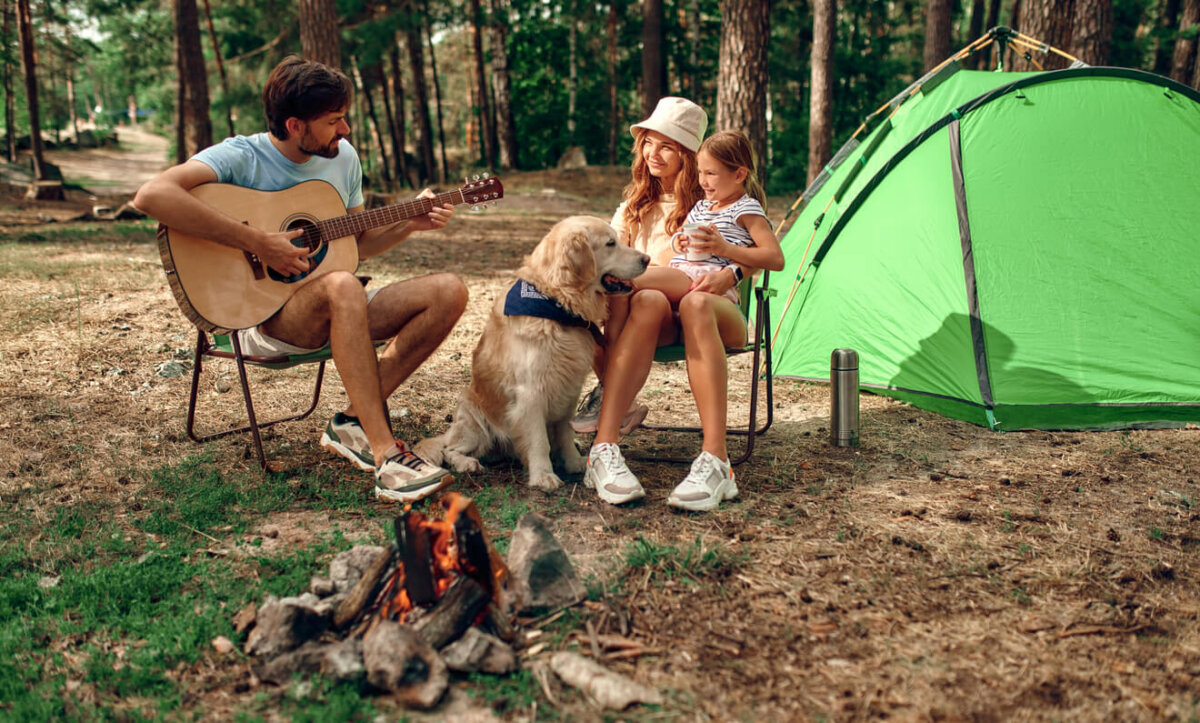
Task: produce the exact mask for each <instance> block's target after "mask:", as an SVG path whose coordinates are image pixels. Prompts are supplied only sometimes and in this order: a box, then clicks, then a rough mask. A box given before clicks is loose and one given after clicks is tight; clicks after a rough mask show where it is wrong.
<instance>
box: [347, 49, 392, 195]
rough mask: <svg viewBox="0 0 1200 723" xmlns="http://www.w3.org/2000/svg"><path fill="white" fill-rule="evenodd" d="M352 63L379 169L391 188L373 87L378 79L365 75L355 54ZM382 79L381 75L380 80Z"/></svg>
mask: <svg viewBox="0 0 1200 723" xmlns="http://www.w3.org/2000/svg"><path fill="white" fill-rule="evenodd" d="M350 63H351V67H353V68H354V82H355V83H356V84H357V85H358V92H359V94H360V95H361V96H362V98H363V102H364V103H366V104H367V122H368V124H369V125H370V131H371V138H373V139H374V140H375V148H376V149H377V151H378V158H379V168H380V170H382V171H383V183H384V185H385V186H387V187H390V186H391V185H392V170H391V161H389V160H388V157H387V150H386V149H385V148H384V144H383V126H381V125H380V124H379V116H378V115H376V113H375V93H374V90H373V87H374V86H375V85H377V82H376V80H377V79H376V78H373V77H371V76H364V75H363V72H362V69H361V68H359V67H358V60H357V59H356V58H355V57H354V55H353V54H352V55H351V56H350ZM382 79H383V78H382V75H381V76H380V77H379V79H378V80H382Z"/></svg>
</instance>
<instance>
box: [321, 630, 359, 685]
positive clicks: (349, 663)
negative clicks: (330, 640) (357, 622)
mask: <svg viewBox="0 0 1200 723" xmlns="http://www.w3.org/2000/svg"><path fill="white" fill-rule="evenodd" d="M366 672H367V669H366V667H365V666H364V665H363V645H362V641H361V640H359V639H358V638H349V639H347V640H343V641H341V642H339V643H334V644H332V645H330V646H328V647H326V648H325V657H324V658H322V659H321V674H322V675H326V676H329V677H330V678H333V679H334V680H358V679H359V678H361V677H363V676H364V675H365V674H366Z"/></svg>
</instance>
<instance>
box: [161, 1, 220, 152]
mask: <svg viewBox="0 0 1200 723" xmlns="http://www.w3.org/2000/svg"><path fill="white" fill-rule="evenodd" d="M171 4H172V9H173V10H174V12H175V47H176V48H177V49H178V52H177V53H176V60H177V62H178V67H177V71H178V82H179V86H180V88H181V90H180V93H179V99H180V105H179V108H178V111H177V116H178V120H177V121H176V122H177V123H179V125H180V126H182V133H181V134H180V136H179V138H180V140H181V144H180V146H181V147H179V148H177V149H176V158H177V160H178V161H179V162H180V163H182V162H183V161H185V160H187V159H188V158H190V157H191V156H192V155H193V154H195V153H198V152H200V151H201V150H203V149H204V148H207V147H209V146H211V145H212V121H211V120H209V117H208V71H207V70H206V69H205V67H204V54H203V52H202V51H201V50H200V20H199V16H198V15H197V12H196V0H171Z"/></svg>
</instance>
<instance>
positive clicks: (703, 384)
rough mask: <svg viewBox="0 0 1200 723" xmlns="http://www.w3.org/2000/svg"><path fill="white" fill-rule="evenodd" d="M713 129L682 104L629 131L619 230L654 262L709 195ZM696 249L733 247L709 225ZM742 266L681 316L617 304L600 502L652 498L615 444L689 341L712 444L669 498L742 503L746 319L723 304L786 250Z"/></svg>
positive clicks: (598, 445)
mask: <svg viewBox="0 0 1200 723" xmlns="http://www.w3.org/2000/svg"><path fill="white" fill-rule="evenodd" d="M707 127H708V116H707V115H706V114H705V112H704V110H703V109H702V108H700V107H699V106H697V105H696V104H695V103H692V102H691V101H689V100H686V99H683V98H663V99H662V100H661V101H659V103H658V106H657V107H656V108H655V109H654V113H653V114H651V116H650V117H649V118H648V119H646V120H645V121H643V122H641V123H637V124H635V125H633V126H632V127H630V129H629V131H630V133H631V134H632V135H633V137H634V160H633V169H632V173H633V180H632V181H631V182H630V184H629V185H628V186H626V188H625V201H624V202H623V203H622V204H621V206H620V207H619V208H618V209H617V213H616V215H615V216H614V217H613V226H614V227H616V228H617V231H618V232H619V233H620V234H621V237H622V239H623V240H624V241H625V243H627V244H629V245H631V246H633V247H634V248H637V249H638V250H640V251H642V252H644V253H646V254H648V255H649V256H650V259H651V264H658V265H665V264H668V263H669V262H670V259H671V257H672V256H673V255H674V253H675V252H674V251H673V250H672V248H671V236H672V235H673V234H674V233H676V232H677V231H678V230H679V229H680V227H681V226H682V224H683V220H684V218H685V217H686V216H687V213H688V211H689V210H691V209H692V207H693V206H694V205H695V203H696V201H698V200H700V199H702V198H703V197H704V191H703V189H702V188H701V186H700V184H699V181H698V174H697V164H696V151H697V150H698V149H699V148H700V142H701V140H702V139H703V137H704V131H705V130H706V129H707ZM690 236H691V239H692V240H691V241H690V242H689V245H690V246H692V247H695V248H696V249H697V250H706V249H707V248H708V247H710V246H711V247H715V246H717V245H722V246H725V245H727V244H724V242H723V241H722V240H721V239H720V237H719V234H717V233H716V232H715V229H714V228H712V227H711V226H710V227H707V228H704V229H701V230H699V231H696V232H692V233H691V234H690ZM730 258H732V259H733V261H734V262H735V265H734V266H731V267H730V268H728V269H725V270H722V271H720V272H716V273H711V274H707V275H705V276H703V277H701V278H699V279H697V280H696V282H695V284H694V285H693V287H692V290H691V292H690V293H688V294H687V295H686V296H684V297H683V298H682V299H681V300H680V301H679V303H678V306H677V307H676V308H672V306H671V303H670V301H668V299H667V297H666V295H665V294H663V293H662V292H661V291H657V290H653V289H640V290H638V289H636V288H635V291H634V293H633V295H632V296H631V297H630V298H629V300H628V304H627V305H626V304H614V305H613V307H612V311H611V314H610V317H609V322H608V328H607V330H606V336H607V337H608V339H609V343H608V348H607V351H606V355H605V356H606V362H605V369H604V396H603V400H602V403H601V408H600V416H599V420H598V422H597V431H596V437H595V440H594V441H593V443H592V449H591V451H590V452H589V454H588V466H587V472H586V473H585V474H584V483H585V484H586V485H587V486H588V487H590V488H594V489H595V490H596V492H597V494H598V495H599V496H600V499H602V500H604V501H605V502H608V503H610V504H622V503H625V502H630V501H632V500H636V499H639V498H641V497H644V496H645V490H644V489H642V485H641V483H640V482H638V479H637V477H636V476H635V475H634V474H633V473H632V472H630V471H629V468H628V467H627V466H626V465H625V460H624V457H623V456H622V455H621V451H620V448H619V447H618V446H617V440H618V439H619V434H620V431H621V429H620V428H621V423H622V421H623V417H624V416H625V412H626V410H627V409H628V408H629V406H630V404H631V403H632V402H633V400H634V398H635V397H636V396H637V393H638V391H639V390H640V389H641V388H642V385H643V384H645V383H646V378H647V376H648V375H649V373H650V364H651V363H652V362H653V361H654V350H655V348H656V347H659V346H664V345H667V344H674V343H676V342H677V341H679V340H680V339H682V341H683V343H684V345H685V347H686V359H687V370H688V382H689V384H690V385H691V389H692V395H693V397H694V398H695V400H696V408H697V411H698V412H699V413H700V425H701V427H702V428H703V430H704V442H703V445H702V451H701V453H700V456H698V457H697V458H696V460H695V461H694V462H693V463H692V467H691V469H690V471H689V472H688V475H687V476H686V477H685V478H684V480H683V481H682V482H680V483H679V484H678V485H677V486H676V487H675V489H674V490H673V491H672V492H671V495H670V496H669V497H668V499H667V504H669V505H672V506H674V507H678V508H681V509H687V510H711V509H713V508H715V507H716V506H717V505H719V504H720V503H721V501H722V500H725V499H730V498H732V497H735V496H736V495H737V484H736V483H735V481H734V476H733V470H732V468H731V467H730V465H729V455H728V451H727V450H726V447H725V427H726V408H727V401H728V399H727V397H728V390H727V378H728V373H727V372H728V369H727V366H726V359H725V348H726V347H727V346H738V345H741V344H744V343H745V340H746V319H745V318H744V317H743V316H742V314H741V311H740V310H739V309H738V307H737V306H736V305H735V304H734V303H733V302H732V301H731V300H730V299H729V298H727V297H726V296H725V293H726V292H727V291H729V290H730V289H732V288H733V287H734V286H735V285H736V284H737V282H738V279H739V278H740V276H741V275H743V274H745V273H750V272H753V271H754V270H756V269H758V268H782V266H783V254H782V252H781V251H780V250H779V247H778V244H776V245H775V246H774V248H771V247H769V246H764V247H754V248H744V249H740V250H738V251H733V252H730Z"/></svg>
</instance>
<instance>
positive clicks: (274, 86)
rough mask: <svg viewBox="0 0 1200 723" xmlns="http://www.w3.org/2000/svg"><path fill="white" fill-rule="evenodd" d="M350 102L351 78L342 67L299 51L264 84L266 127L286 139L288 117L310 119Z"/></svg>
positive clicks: (277, 66)
mask: <svg viewBox="0 0 1200 723" xmlns="http://www.w3.org/2000/svg"><path fill="white" fill-rule="evenodd" d="M349 105H350V79H349V78H347V77H346V76H345V75H344V74H343V73H342V72H341V71H340V70H337V69H336V68H330V67H329V66H328V65H325V64H323V63H318V62H316V61H315V60H305V59H304V58H301V57H300V56H299V55H289V56H288V57H286V58H284V59H283V60H282V61H280V63H279V65H276V66H275V69H274V70H272V71H271V75H270V77H269V78H267V84H266V85H265V86H264V87H263V108H264V109H265V110H266V114H267V129H268V130H270V131H271V135H273V136H275V137H276V138H278V139H279V140H281V141H285V140H287V137H288V130H287V119H288V118H299V119H300V120H302V121H310V120H312V119H313V118H316V117H317V116H319V115H322V114H323V113H329V112H331V111H338V110H341V109H342V108H345V107H347V106H349Z"/></svg>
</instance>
